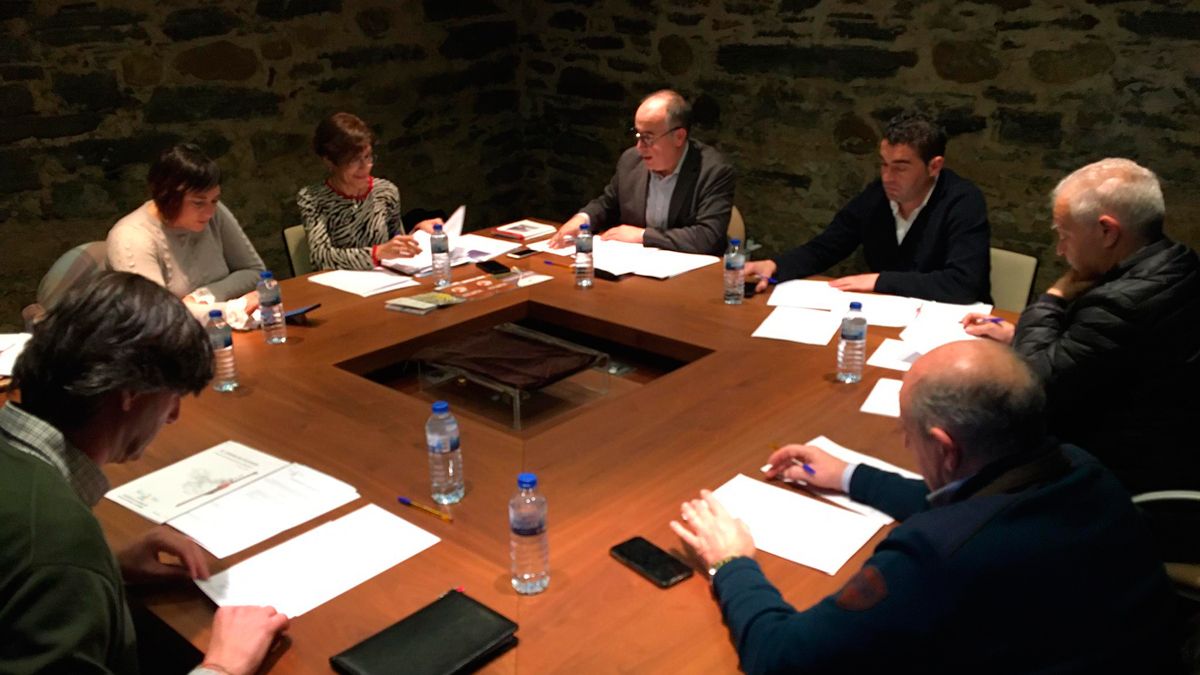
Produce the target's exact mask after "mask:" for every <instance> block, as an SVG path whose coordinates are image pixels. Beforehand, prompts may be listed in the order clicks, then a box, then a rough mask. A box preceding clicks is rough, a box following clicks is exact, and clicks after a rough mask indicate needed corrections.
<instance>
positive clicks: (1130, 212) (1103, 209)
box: [1050, 157, 1167, 241]
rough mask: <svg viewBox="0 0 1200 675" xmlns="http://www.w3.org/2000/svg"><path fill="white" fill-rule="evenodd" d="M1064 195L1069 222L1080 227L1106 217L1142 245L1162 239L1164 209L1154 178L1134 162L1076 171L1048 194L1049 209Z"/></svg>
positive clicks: (1112, 159)
mask: <svg viewBox="0 0 1200 675" xmlns="http://www.w3.org/2000/svg"><path fill="white" fill-rule="evenodd" d="M1064 191H1065V194H1067V199H1068V201H1067V208H1068V210H1069V211H1070V214H1071V219H1072V220H1074V221H1075V222H1076V223H1079V224H1081V225H1085V224H1092V223H1095V222H1096V221H1097V220H1098V219H1099V218H1100V216H1102V215H1104V214H1109V215H1111V216H1113V217H1114V218H1116V219H1117V221H1119V222H1120V223H1121V225H1123V226H1124V227H1125V228H1127V229H1128V231H1130V232H1131V233H1132V234H1134V235H1135V236H1137V237H1139V238H1140V239H1142V240H1144V241H1154V240H1156V239H1158V238H1159V237H1161V236H1162V226H1163V218H1164V216H1165V215H1166V211H1167V207H1166V204H1165V203H1164V202H1163V194H1162V187H1161V186H1160V185H1159V182H1158V176H1156V175H1154V172H1153V171H1151V170H1150V169H1147V168H1146V167H1144V166H1140V165H1139V164H1138V163H1137V162H1134V161H1132V160H1128V159H1121V158H1118V157H1110V158H1108V159H1102V160H1100V161H1098V162H1094V163H1092V164H1088V165H1087V166H1085V167H1082V168H1080V169H1076V170H1075V171H1074V172H1073V173H1071V175H1069V176H1067V177H1066V178H1064V179H1062V180H1061V181H1059V183H1058V185H1057V186H1055V188H1054V191H1053V192H1052V193H1051V194H1050V199H1051V206H1052V207H1053V204H1054V203H1056V202H1057V201H1058V197H1059V195H1060V194H1064Z"/></svg>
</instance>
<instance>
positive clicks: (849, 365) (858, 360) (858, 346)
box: [837, 302, 867, 384]
mask: <svg viewBox="0 0 1200 675" xmlns="http://www.w3.org/2000/svg"><path fill="white" fill-rule="evenodd" d="M866 356H867V317H866V316H864V315H863V313H862V303H861V302H852V303H850V311H849V312H846V316H844V317H842V334H841V337H840V338H839V339H838V372H837V379H838V382H845V383H847V384H853V383H855V382H858V381H860V380H862V371H863V362H865V361H866Z"/></svg>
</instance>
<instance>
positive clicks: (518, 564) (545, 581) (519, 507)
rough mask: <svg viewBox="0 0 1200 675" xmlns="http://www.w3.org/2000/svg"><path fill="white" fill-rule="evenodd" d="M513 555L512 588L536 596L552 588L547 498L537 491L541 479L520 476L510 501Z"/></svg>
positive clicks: (509, 512)
mask: <svg viewBox="0 0 1200 675" xmlns="http://www.w3.org/2000/svg"><path fill="white" fill-rule="evenodd" d="M508 524H509V528H510V532H511V533H512V534H511V535H509V537H510V539H509V541H510V544H509V550H510V552H511V554H512V586H513V588H514V589H516V591H517V592H518V593H520V594H522V595H534V594H536V593H541V592H542V591H544V590H546V586H549V585H550V543H549V542H548V541H547V540H546V498H545V497H544V496H542V494H541V493H539V492H538V491H537V476H536V475H534V474H532V473H522V474H518V475H517V493H516V494H514V495H513V496H512V499H510V500H508Z"/></svg>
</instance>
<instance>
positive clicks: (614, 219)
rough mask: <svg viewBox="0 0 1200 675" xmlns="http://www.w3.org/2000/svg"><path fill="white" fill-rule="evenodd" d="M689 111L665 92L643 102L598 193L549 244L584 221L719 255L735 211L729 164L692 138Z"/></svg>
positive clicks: (613, 234) (622, 236) (611, 234)
mask: <svg viewBox="0 0 1200 675" xmlns="http://www.w3.org/2000/svg"><path fill="white" fill-rule="evenodd" d="M691 116H692V107H691V105H689V104H688V102H687V101H685V100H684V99H683V97H682V96H680V95H679V94H678V93H676V92H674V91H671V90H669V89H664V90H662V91H656V92H654V93H653V94H650V95H649V96H647V97H646V98H645V99H643V100H642V103H641V105H639V106H638V109H637V113H636V114H635V115H634V118H633V121H634V126H633V129H631V133H632V134H633V139H634V146H633V147H632V148H629V149H628V150H626V151H625V152H624V154H622V155H621V159H620V160H618V162H617V172H616V174H615V175H614V176H613V178H612V181H610V182H609V184H608V187H607V188H605V189H604V194H602V195H600V196H599V197H597V198H596V199H593V200H592V201H591V202H590V203H589V204H588V205H587V206H585V207H583V208H582V209H580V211H579V213H577V214H575V215H574V216H572V217H571V218H570V220H568V221H567V222H566V223H564V224H563V226H562V227H560V228H559V230H558V232H557V233H555V235H554V238H553V239H551V240H550V246H551V247H554V248H558V247H561V246H565V245H567V244H568V243H570V241H569V239H570V238H571V237H573V236H575V234H577V233H578V232H579V226H580V225H583V224H584V223H588V224H589V225H590V226H591V229H592V232H593V233H599V234H600V237H601V238H602V239H607V240H615V241H626V242H632V243H636V244H644V245H646V246H653V247H656V248H664V249H669V250H672V251H682V252H684V253H709V254H713V255H720V254H721V253H722V252H723V251H724V250H725V245H726V242H725V233H726V230H727V229H728V227H729V213H730V211H731V210H732V208H733V183H734V177H733V167H732V166H730V165H729V164H728V163H727V162H726V161H725V158H724V157H722V156H721V153H719V152H717V151H716V150H715V149H713V148H711V147H709V146H707V145H705V144H703V143H701V142H699V141H696V140H693V139H692V138H691V133H690V125H691Z"/></svg>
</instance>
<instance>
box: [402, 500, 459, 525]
mask: <svg viewBox="0 0 1200 675" xmlns="http://www.w3.org/2000/svg"><path fill="white" fill-rule="evenodd" d="M396 501H398V502H400V503H401V504H403V505H405V506H410V507H412V508H414V509H420V510H422V511H424V512H425V513H428V514H430V515H434V516H437V517H438V518H441V519H442V520H444V521H446V522H447V523H453V522H454V517H453V516H451V515H450V514H449V513H443V512H442V511H438V510H437V509H435V508H432V507H429V506H425V505H424V504H422V503H420V502H414V501H413V500H411V499H409V498H408V497H396Z"/></svg>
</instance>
